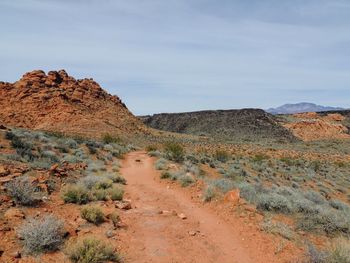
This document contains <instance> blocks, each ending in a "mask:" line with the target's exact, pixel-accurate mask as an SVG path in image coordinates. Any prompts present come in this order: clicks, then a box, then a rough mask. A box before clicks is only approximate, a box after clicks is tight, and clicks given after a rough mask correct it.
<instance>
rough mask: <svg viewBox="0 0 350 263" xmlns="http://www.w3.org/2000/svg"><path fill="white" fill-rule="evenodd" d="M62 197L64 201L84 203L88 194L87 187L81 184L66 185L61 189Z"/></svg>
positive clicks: (86, 201) (87, 199)
mask: <svg viewBox="0 0 350 263" xmlns="http://www.w3.org/2000/svg"><path fill="white" fill-rule="evenodd" d="M62 199H63V200H64V201H65V202H66V203H76V204H86V203H88V202H89V201H90V196H89V192H88V189H87V188H85V187H84V186H82V185H67V186H66V187H65V188H63V190H62Z"/></svg>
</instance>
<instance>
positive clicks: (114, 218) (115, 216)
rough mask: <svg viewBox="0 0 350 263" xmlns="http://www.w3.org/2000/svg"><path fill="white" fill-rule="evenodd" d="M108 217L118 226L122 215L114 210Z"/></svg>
mask: <svg viewBox="0 0 350 263" xmlns="http://www.w3.org/2000/svg"><path fill="white" fill-rule="evenodd" d="M108 218H109V219H110V220H111V221H112V223H113V226H114V227H117V226H118V223H119V222H120V216H119V214H118V213H117V212H113V213H112V214H110V215H108Z"/></svg>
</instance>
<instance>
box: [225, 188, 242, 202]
mask: <svg viewBox="0 0 350 263" xmlns="http://www.w3.org/2000/svg"><path fill="white" fill-rule="evenodd" d="M224 200H225V201H227V202H230V203H232V204H233V205H237V204H239V200H240V192H239V189H235V190H231V191H229V192H228V193H226V194H225V197H224Z"/></svg>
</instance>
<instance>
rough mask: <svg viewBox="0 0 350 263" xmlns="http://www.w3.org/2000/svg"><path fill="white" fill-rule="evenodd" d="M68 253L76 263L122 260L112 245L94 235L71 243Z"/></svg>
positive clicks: (100, 262)
mask: <svg viewBox="0 0 350 263" xmlns="http://www.w3.org/2000/svg"><path fill="white" fill-rule="evenodd" d="M66 253H67V254H68V257H69V259H70V260H71V261H72V262H74V263H102V262H108V261H112V262H121V258H120V256H119V255H118V254H117V253H115V252H114V251H113V249H112V248H111V247H110V246H107V245H106V244H105V243H103V242H102V241H100V240H97V239H95V238H92V237H91V238H86V239H84V240H82V241H78V242H74V243H71V244H70V245H69V246H68V248H67V250H66Z"/></svg>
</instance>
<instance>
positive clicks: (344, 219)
mask: <svg viewBox="0 0 350 263" xmlns="http://www.w3.org/2000/svg"><path fill="white" fill-rule="evenodd" d="M297 226H298V228H299V229H302V230H306V231H315V232H324V233H326V234H327V235H329V236H334V235H336V234H344V235H349V234H350V216H349V214H347V213H342V212H341V211H337V210H334V209H330V208H329V207H322V208H320V209H319V210H318V213H315V214H303V215H301V216H300V217H299V220H298V222H297Z"/></svg>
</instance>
